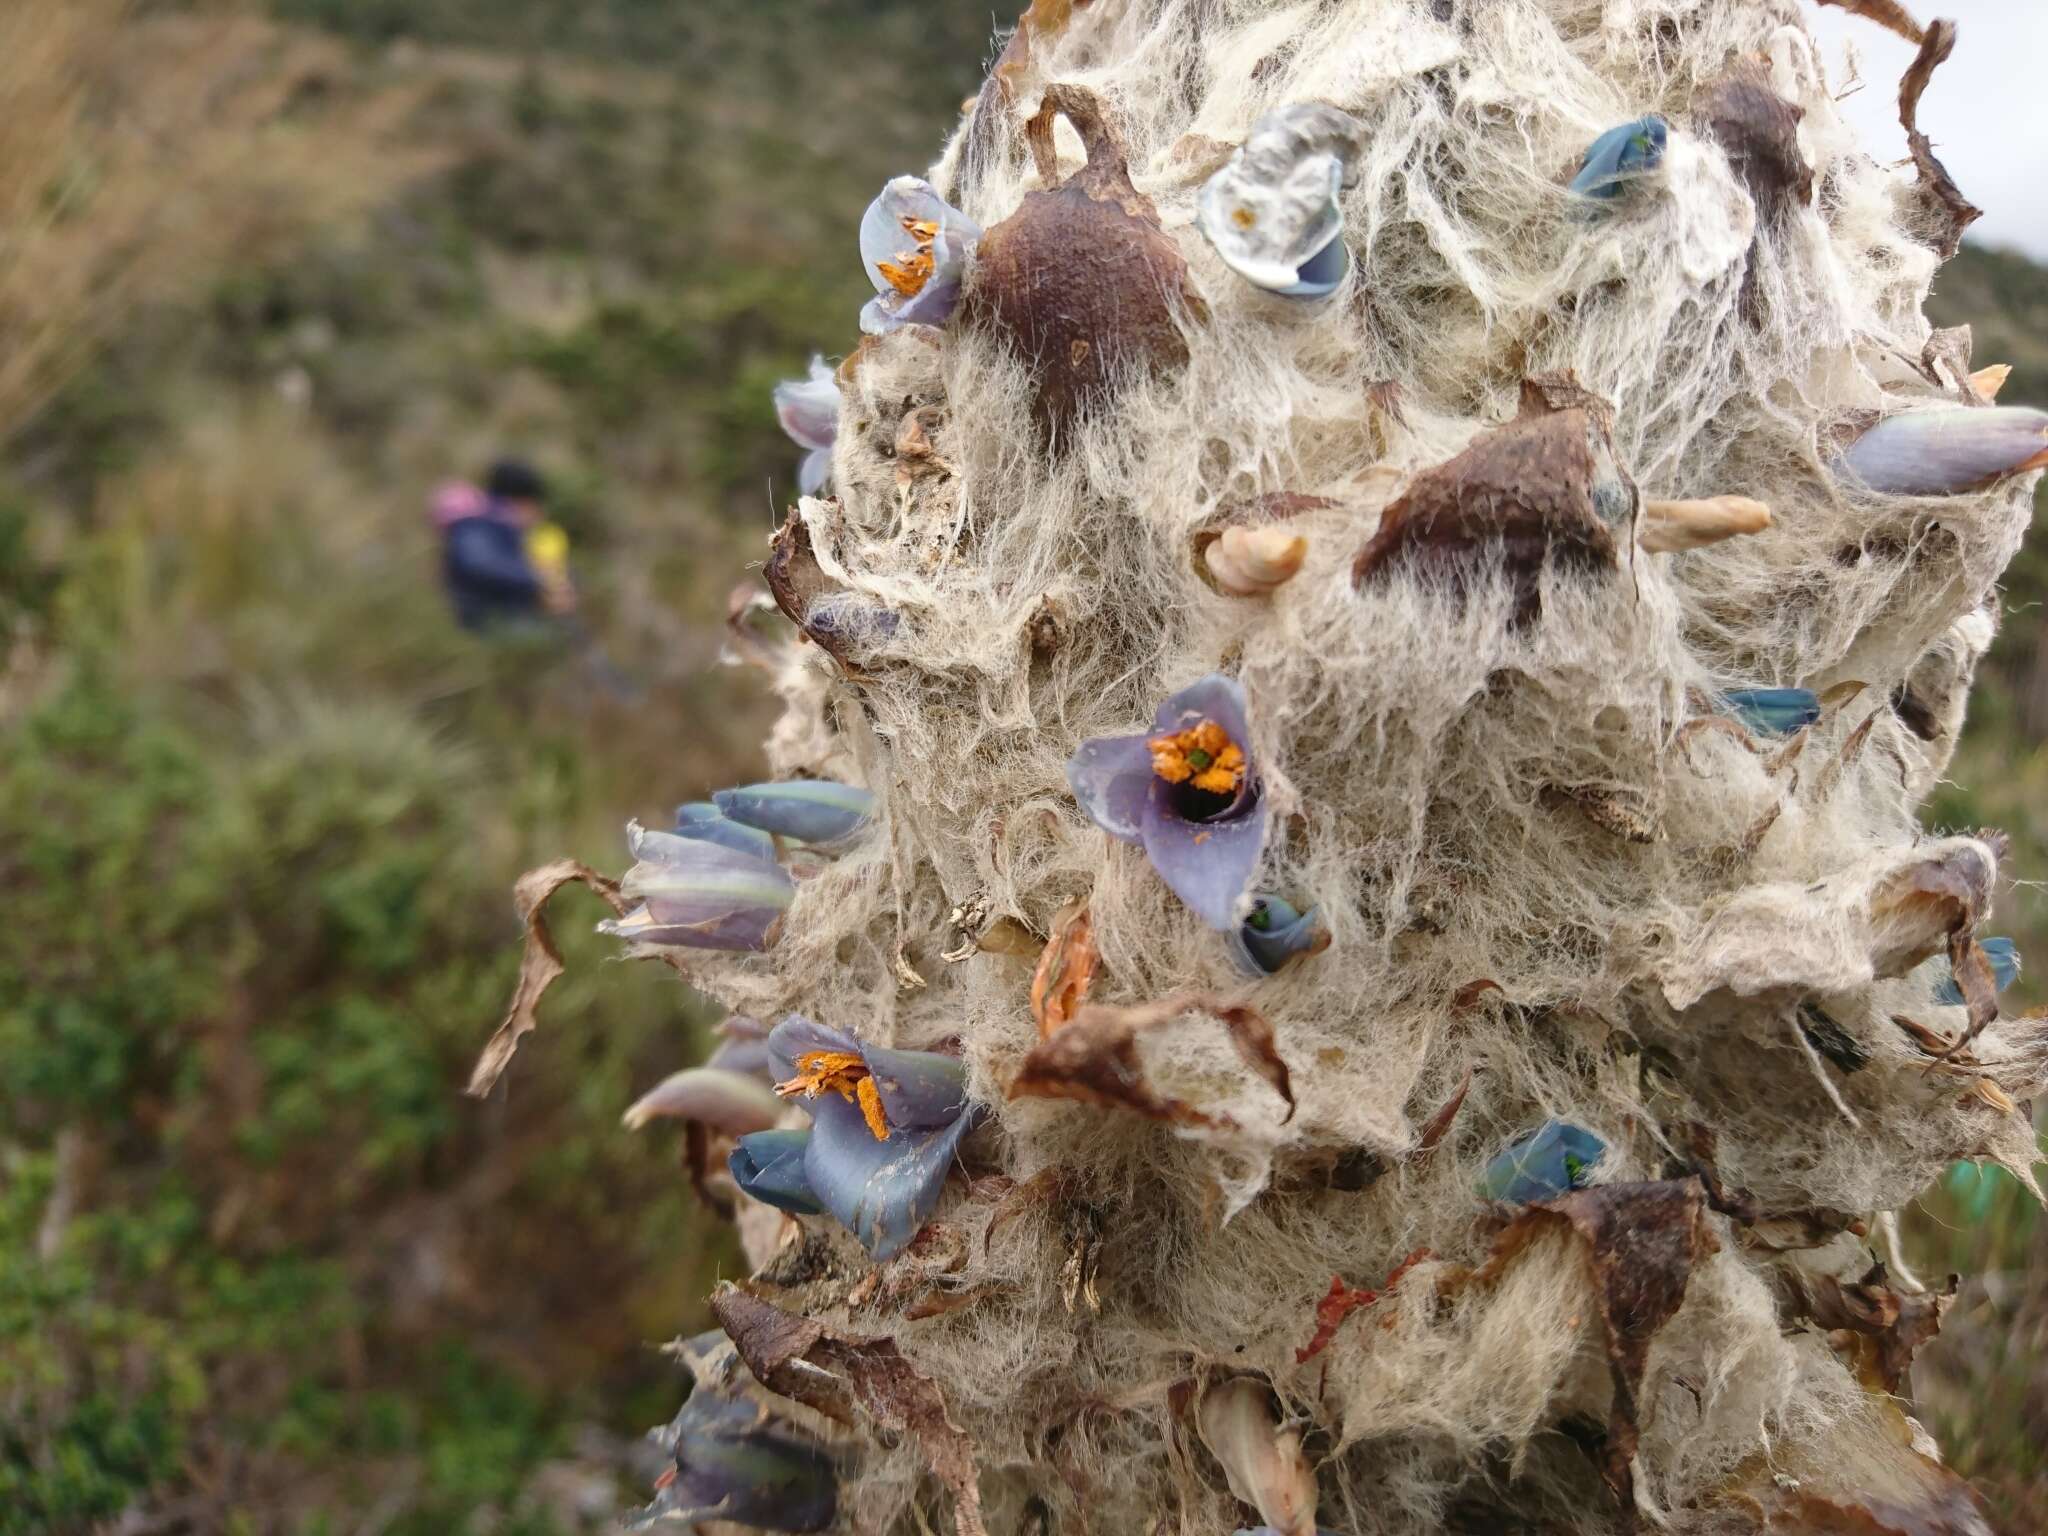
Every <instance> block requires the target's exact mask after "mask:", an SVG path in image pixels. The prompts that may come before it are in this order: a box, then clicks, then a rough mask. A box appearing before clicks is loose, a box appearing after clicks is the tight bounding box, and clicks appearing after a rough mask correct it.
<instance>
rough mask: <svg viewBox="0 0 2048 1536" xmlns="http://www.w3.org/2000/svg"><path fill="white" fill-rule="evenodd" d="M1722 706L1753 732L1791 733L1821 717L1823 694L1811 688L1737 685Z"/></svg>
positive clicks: (1725, 696)
mask: <svg viewBox="0 0 2048 1536" xmlns="http://www.w3.org/2000/svg"><path fill="white" fill-rule="evenodd" d="M1721 707H1722V708H1723V709H1725V710H1727V711H1728V713H1729V714H1731V715H1733V716H1734V717H1735V719H1737V720H1738V721H1740V722H1741V723H1742V725H1743V726H1744V727H1745V728H1746V729H1748V730H1751V731H1755V732H1757V733H1758V734H1759V735H1764V736H1790V735H1791V734H1792V733H1793V732H1794V731H1797V730H1801V729H1803V728H1804V727H1806V726H1809V725H1811V724H1813V722H1814V721H1816V720H1818V719H1819V718H1820V695H1818V694H1816V693H1814V692H1813V691H1812V690H1811V689H1809V688H1734V689H1730V690H1729V691H1728V692H1727V693H1724V694H1722V695H1721Z"/></svg>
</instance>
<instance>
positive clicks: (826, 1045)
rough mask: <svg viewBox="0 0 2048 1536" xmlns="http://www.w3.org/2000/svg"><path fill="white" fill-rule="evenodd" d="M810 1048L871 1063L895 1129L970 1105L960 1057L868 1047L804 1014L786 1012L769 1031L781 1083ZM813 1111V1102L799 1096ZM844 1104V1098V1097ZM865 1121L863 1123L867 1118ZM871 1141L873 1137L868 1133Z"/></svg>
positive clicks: (940, 1119) (921, 1126) (932, 1123)
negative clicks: (858, 1058) (778, 1022)
mask: <svg viewBox="0 0 2048 1536" xmlns="http://www.w3.org/2000/svg"><path fill="white" fill-rule="evenodd" d="M812 1051H828V1052H833V1053H837V1054H844V1055H849V1056H858V1057H860V1059H861V1060H862V1061H863V1062H865V1063H866V1064H867V1069H868V1072H869V1074H870V1075H872V1076H873V1078H874V1080H875V1088H876V1090H877V1091H878V1092H879V1093H880V1094H881V1096H882V1113H883V1116H884V1117H885V1118H886V1119H887V1120H888V1122H889V1124H890V1125H891V1126H892V1127H896V1126H901V1127H904V1128H906V1129H910V1130H931V1129H933V1128H935V1127H937V1126H941V1125H944V1124H945V1123H946V1122H947V1121H949V1120H952V1119H954V1118H956V1117H957V1116H958V1115H959V1114H960V1113H961V1111H963V1110H964V1109H966V1107H967V1068H966V1065H965V1064H964V1063H963V1062H961V1060H960V1059H959V1058H958V1057H956V1056H942V1055H940V1054H939V1053H938V1052H936V1051H895V1050H891V1049H889V1048H888V1047H887V1046H882V1045H867V1044H864V1043H863V1042H862V1041H860V1040H857V1039H855V1038H854V1037H853V1036H852V1035H849V1034H848V1033H846V1031H845V1030H842V1029H834V1028H833V1027H832V1026H831V1025H829V1024H820V1023H819V1022H818V1021H817V1020H815V1019H809V1018H806V1017H804V1015H802V1014H800V1013H792V1014H788V1015H786V1016H785V1017H784V1018H783V1020H782V1022H781V1023H780V1024H778V1025H776V1026H775V1028H774V1029H773V1030H772V1031H770V1033H769V1035H768V1055H769V1061H770V1067H771V1070H772V1071H773V1072H774V1074H775V1080H776V1081H777V1082H786V1081H787V1080H788V1079H790V1078H792V1077H795V1076H796V1075H797V1065H796V1062H797V1058H798V1057H799V1056H802V1055H805V1054H807V1053H809V1052H812ZM799 1102H800V1103H801V1104H802V1105H803V1106H804V1107H805V1108H806V1109H809V1108H811V1107H812V1105H813V1104H814V1103H816V1102H819V1101H815V1100H808V1099H806V1100H799ZM841 1102H844V1101H841ZM863 1125H865V1122H863ZM869 1139H870V1140H872V1139H873V1135H872V1133H869Z"/></svg>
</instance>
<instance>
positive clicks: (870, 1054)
mask: <svg viewBox="0 0 2048 1536" xmlns="http://www.w3.org/2000/svg"><path fill="white" fill-rule="evenodd" d="M861 1058H862V1059H863V1060H864V1061H866V1062H867V1064H868V1071H869V1072H871V1073H872V1074H874V1079H875V1087H876V1089H877V1090H878V1091H879V1092H880V1093H881V1095H882V1113H883V1115H884V1116H885V1117H886V1118H887V1119H888V1122H889V1124H890V1126H891V1127H895V1126H902V1127H904V1128H905V1129H908V1130H913V1131H928V1130H933V1129H936V1128H937V1127H939V1126H942V1125H944V1124H946V1122H947V1121H949V1120H956V1119H958V1118H959V1117H960V1115H961V1114H962V1113H963V1112H964V1111H965V1110H966V1108H967V1065H966V1063H965V1062H963V1061H961V1060H960V1059H959V1058H958V1057H957V1056H942V1055H940V1054H939V1053H938V1052H936V1051H892V1050H890V1049H889V1048H888V1047H887V1046H881V1045H869V1046H863V1047H862V1048H861Z"/></svg>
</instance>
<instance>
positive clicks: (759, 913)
mask: <svg viewBox="0 0 2048 1536" xmlns="http://www.w3.org/2000/svg"><path fill="white" fill-rule="evenodd" d="M626 839H627V846H628V847H630V848H631V850H632V853H633V857H634V858H635V859H636V860H638V861H639V862H637V863H636V864H634V866H633V867H632V868H631V869H629V870H627V871H626V878H625V879H624V880H622V881H620V882H619V894H620V895H622V896H624V897H626V898H627V899H628V900H630V901H632V902H633V903H634V906H633V907H632V908H631V909H630V910H629V911H628V912H627V913H626V915H625V916H624V917H621V918H617V919H614V920H612V921H610V922H604V923H600V924H599V925H598V931H599V932H601V933H608V934H610V935H612V936H613V937H614V938H620V939H627V940H630V941H632V942H633V943H636V944H654V945H663V946H679V947H682V948H686V949H731V950H761V949H767V948H768V947H769V946H770V945H771V944H773V943H774V942H775V936H776V933H777V931H778V929H779V926H780V924H781V921H782V914H783V913H784V912H786V911H787V910H788V909H789V904H790V901H791V900H792V899H793V898H794V896H795V894H796V885H795V882H794V881H792V880H791V879H790V878H789V875H788V873H787V872H786V871H785V870H783V869H782V867H781V866H780V865H778V864H775V863H772V862H770V861H769V860H767V859H760V858H755V857H754V856H753V855H751V854H746V853H741V852H739V851H738V850H737V849H733V848H727V847H724V846H722V845H720V844H718V843H712V842H706V841H704V840H703V839H701V838H693V837H677V836H676V835H675V834H674V833H672V832H649V831H647V830H646V829H645V828H643V827H642V826H640V824H639V823H638V822H635V823H633V824H632V825H630V826H628V827H627V829H626Z"/></svg>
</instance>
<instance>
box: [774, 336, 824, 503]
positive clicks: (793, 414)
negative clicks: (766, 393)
mask: <svg viewBox="0 0 2048 1536" xmlns="http://www.w3.org/2000/svg"><path fill="white" fill-rule="evenodd" d="M775 419H776V420H777V421H779V422H781V423H782V430H783V431H785V432H787V433H788V434H789V436H790V440H791V441H792V442H794V443H795V444H796V445H797V447H799V448H807V449H809V450H810V452H809V453H808V454H807V455H806V456H805V458H804V462H803V465H802V467H800V468H799V469H798V470H797V477H796V486H797V489H798V490H799V491H801V492H802V493H803V494H804V495H806V496H815V495H816V494H817V493H818V492H819V491H820V490H822V489H823V488H824V485H825V481H826V480H827V479H828V478H829V477H830V475H831V473H832V443H833V440H834V439H836V438H837V437H838V436H839V382H838V380H836V379H834V378H833V377H832V370H831V369H830V368H827V367H826V366H825V360H824V359H823V358H822V357H814V358H812V359H811V376H810V377H809V378H807V379H784V380H783V381H782V382H781V383H780V384H778V385H776V386H775Z"/></svg>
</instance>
